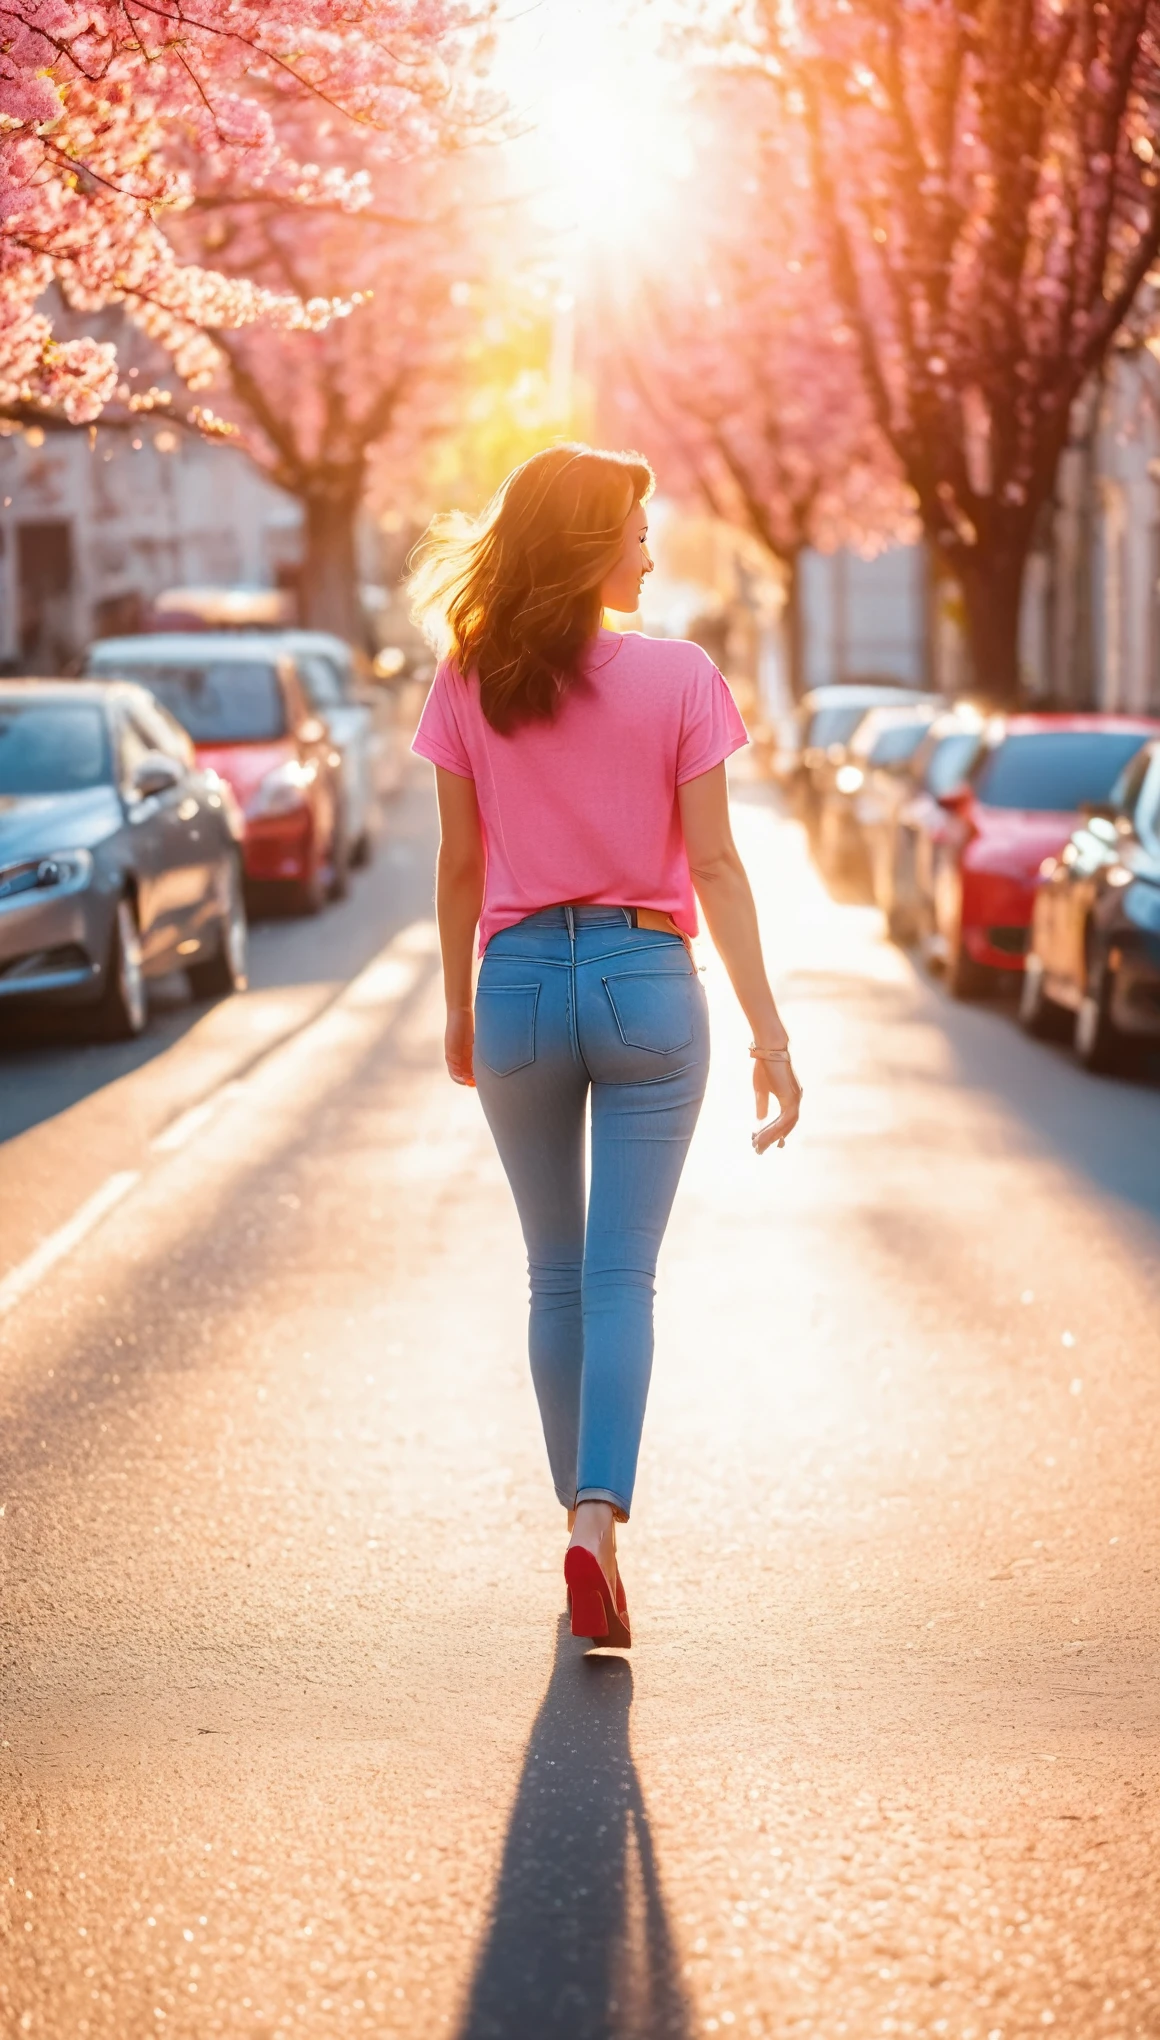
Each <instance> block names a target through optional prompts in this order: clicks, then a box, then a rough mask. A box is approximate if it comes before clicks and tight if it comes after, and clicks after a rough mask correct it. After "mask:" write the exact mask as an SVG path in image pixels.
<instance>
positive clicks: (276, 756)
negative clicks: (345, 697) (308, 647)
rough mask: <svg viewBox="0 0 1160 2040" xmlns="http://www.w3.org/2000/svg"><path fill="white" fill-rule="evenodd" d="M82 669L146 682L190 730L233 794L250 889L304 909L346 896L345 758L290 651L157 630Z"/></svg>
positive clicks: (100, 652)
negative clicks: (266, 890) (270, 890)
mask: <svg viewBox="0 0 1160 2040" xmlns="http://www.w3.org/2000/svg"><path fill="white" fill-rule="evenodd" d="M86 671H87V672H89V673H91V674H99V675H102V676H107V675H109V674H117V675H118V676H119V677H121V678H123V679H127V680H135V681H137V682H138V684H139V685H140V686H142V687H148V688H149V689H150V691H151V692H152V693H153V694H155V695H156V697H157V699H158V701H160V702H161V703H162V705H163V706H164V707H165V708H167V709H168V710H169V712H170V714H171V715H174V716H176V718H177V720H178V722H180V723H182V724H183V725H184V727H185V728H186V730H187V731H188V732H189V735H190V736H191V737H192V738H193V742H194V746H195V749H196V752H197V762H198V765H199V767H200V768H201V769H202V770H203V771H204V770H207V769H209V768H211V767H212V769H213V770H214V771H215V772H217V773H219V774H220V775H221V777H222V778H223V779H224V780H225V781H226V782H227V784H228V785H229V786H230V787H231V788H232V790H233V792H234V794H235V795H236V796H237V800H238V804H239V806H240V807H241V810H242V813H243V815H244V816H245V825H246V827H245V838H244V841H243V846H242V851H243V858H244V862H245V874H246V879H247V881H248V883H249V884H250V885H251V886H255V885H258V886H263V887H267V886H272V887H277V889H278V890H279V891H280V892H283V893H284V894H285V895H286V897H287V898H288V899H290V900H291V901H292V903H293V904H294V905H295V906H296V907H297V908H298V909H299V911H300V912H303V913H317V912H318V910H319V908H320V907H321V906H322V905H323V904H324V902H325V901H326V900H327V899H328V898H331V899H338V898H340V897H341V896H342V894H343V893H344V892H345V891H346V888H347V882H348V867H349V846H348V845H347V843H346V840H345V832H344V829H343V825H342V803H341V798H340V785H341V781H340V772H341V759H340V758H339V755H338V753H337V751H336V750H335V748H334V745H333V743H332V741H331V738H330V733H329V731H328V729H327V727H326V724H325V723H324V722H323V721H322V719H321V718H320V717H319V716H318V715H317V714H316V713H315V711H314V710H313V708H312V707H311V706H310V702H309V700H308V698H307V694H306V690H305V688H304V686H303V684H302V681H301V679H300V677H299V674H298V671H297V669H296V667H295V664H294V660H293V658H292V656H291V655H290V654H289V653H288V652H285V651H282V650H280V649H278V648H277V647H272V646H271V645H270V644H269V642H267V641H264V640H262V639H260V638H251V637H245V636H243V635H240V634H239V635H237V636H229V635H226V634H225V633H222V634H221V635H220V636H219V635H216V634H212V633H208V632H207V633H202V632H197V633H193V632H190V633H185V632H177V631H173V632H158V633H157V634H156V635H147V636H143V637H131V638H103V639H101V640H100V641H99V642H98V643H97V644H95V645H93V646H92V648H91V650H90V652H89V655H88V659H87V661H86Z"/></svg>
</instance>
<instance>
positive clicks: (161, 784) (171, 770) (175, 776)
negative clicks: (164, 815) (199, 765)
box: [129, 751, 185, 800]
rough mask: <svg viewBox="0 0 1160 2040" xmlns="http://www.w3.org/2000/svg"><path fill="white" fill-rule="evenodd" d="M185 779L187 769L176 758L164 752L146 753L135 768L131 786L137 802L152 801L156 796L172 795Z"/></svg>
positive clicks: (130, 782) (130, 781)
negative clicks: (162, 794)
mask: <svg viewBox="0 0 1160 2040" xmlns="http://www.w3.org/2000/svg"><path fill="white" fill-rule="evenodd" d="M184 778H185V767H184V765H181V764H179V763H178V761H177V759H176V758H168V757H166V755H165V752H164V751H146V753H145V756H144V757H143V758H142V759H141V761H140V763H139V764H137V765H135V766H134V768H133V772H132V776H131V777H130V780H129V786H130V790H131V792H132V794H133V798H134V799H135V800H150V799H151V798H152V797H153V796H154V795H155V794H159V793H172V791H173V788H174V787H175V786H180V785H181V782H182V780H183V779H184Z"/></svg>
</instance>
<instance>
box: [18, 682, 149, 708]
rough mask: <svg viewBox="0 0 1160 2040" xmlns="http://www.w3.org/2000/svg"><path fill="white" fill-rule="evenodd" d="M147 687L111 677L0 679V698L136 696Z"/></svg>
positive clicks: (111, 698) (97, 699)
mask: <svg viewBox="0 0 1160 2040" xmlns="http://www.w3.org/2000/svg"><path fill="white" fill-rule="evenodd" d="M146 691H147V690H146V689H144V688H141V687H137V686H134V684H133V682H132V681H128V680H120V679H110V680H89V679H85V680H0V701H11V700H14V699H15V700H20V701H23V700H26V699H27V698H28V696H30V695H31V696H33V697H34V698H37V699H40V700H43V701H95V702H97V703H98V704H101V703H104V702H107V701H116V700H118V699H120V698H122V697H123V698H125V699H126V700H132V699H137V700H139V699H140V697H141V695H142V694H143V693H144V692H146Z"/></svg>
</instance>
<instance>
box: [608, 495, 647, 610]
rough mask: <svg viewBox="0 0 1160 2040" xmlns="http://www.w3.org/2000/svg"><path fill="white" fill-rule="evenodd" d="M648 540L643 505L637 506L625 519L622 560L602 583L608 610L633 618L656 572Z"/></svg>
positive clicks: (621, 547) (619, 560)
mask: <svg viewBox="0 0 1160 2040" xmlns="http://www.w3.org/2000/svg"><path fill="white" fill-rule="evenodd" d="M647 538H648V518H647V516H646V515H645V508H644V504H643V503H634V504H633V506H632V509H631V510H630V511H629V513H628V516H627V517H626V518H625V520H624V532H623V534H622V537H621V546H620V558H619V559H618V560H617V562H616V565H615V566H614V567H613V569H612V572H611V573H610V574H608V575H606V576H605V578H604V580H603V582H602V583H601V587H600V598H601V601H602V602H603V604H604V607H605V609H615V610H616V611H617V612H618V613H619V614H621V615H626V616H631V615H632V612H633V610H634V609H637V608H639V606H640V591H641V586H642V584H643V582H644V577H645V575H646V574H651V573H652V570H653V563H652V559H651V556H650V554H649V549H648V545H647V543H646V541H647Z"/></svg>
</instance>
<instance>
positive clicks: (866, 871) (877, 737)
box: [818, 696, 938, 886]
mask: <svg viewBox="0 0 1160 2040" xmlns="http://www.w3.org/2000/svg"><path fill="white" fill-rule="evenodd" d="M937 713H938V706H937V703H936V702H935V701H934V700H933V699H929V700H922V699H918V698H916V697H913V696H912V697H911V698H910V699H909V700H908V701H907V702H906V703H905V704H901V703H892V704H891V705H890V706H889V707H879V708H870V709H867V711H866V713H865V715H864V716H863V717H862V719H861V721H860V722H859V724H858V726H857V728H856V729H855V731H854V733H853V735H852V736H851V738H850V741H849V743H848V744H847V745H846V746H845V748H844V753H843V757H842V762H841V764H833V765H832V767H831V769H830V770H829V771H827V772H825V773H824V774H823V775H821V791H820V794H819V801H820V812H819V816H818V864H819V867H820V869H821V871H822V874H823V876H824V877H826V878H831V879H836V878H841V877H850V878H854V877H857V878H859V879H861V880H863V882H864V883H865V884H866V885H867V886H869V883H870V874H871V854H872V838H873V835H874V832H875V830H876V829H877V827H878V826H879V824H880V822H881V820H882V815H883V810H884V805H885V803H886V800H887V798H888V795H887V788H888V787H890V786H891V785H892V784H895V783H897V780H898V775H899V773H901V772H905V770H906V767H907V765H908V764H909V762H910V760H911V758H912V757H913V755H914V753H915V751H916V750H917V749H918V746H919V745H920V744H921V742H922V740H923V738H924V736H925V735H926V732H927V730H928V729H929V728H930V725H931V723H932V722H933V720H934V718H935V716H936V715H937Z"/></svg>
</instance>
